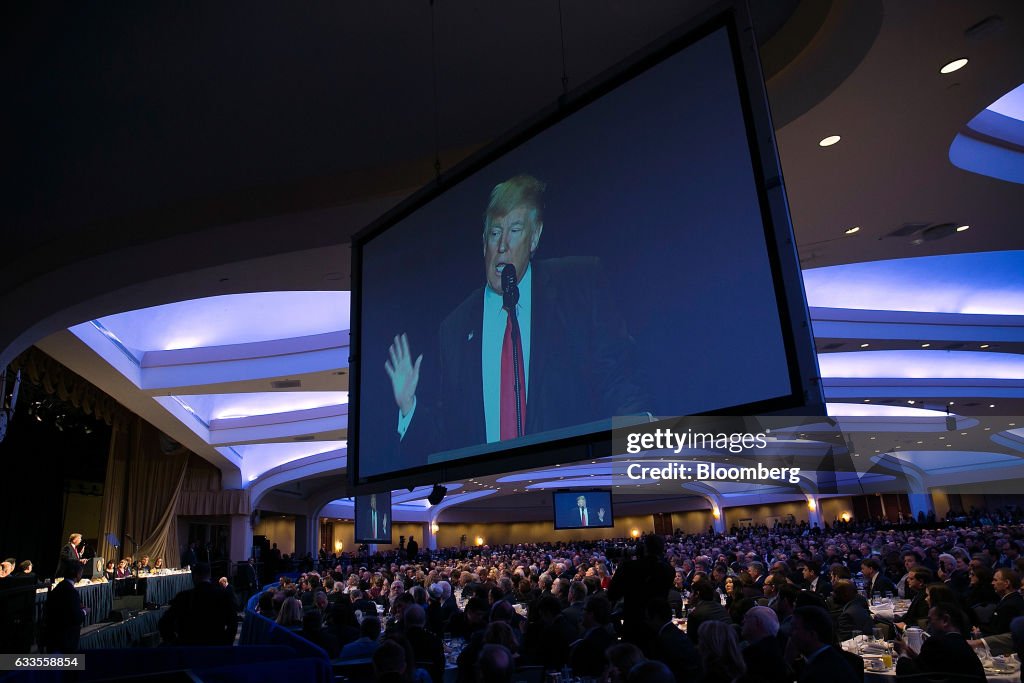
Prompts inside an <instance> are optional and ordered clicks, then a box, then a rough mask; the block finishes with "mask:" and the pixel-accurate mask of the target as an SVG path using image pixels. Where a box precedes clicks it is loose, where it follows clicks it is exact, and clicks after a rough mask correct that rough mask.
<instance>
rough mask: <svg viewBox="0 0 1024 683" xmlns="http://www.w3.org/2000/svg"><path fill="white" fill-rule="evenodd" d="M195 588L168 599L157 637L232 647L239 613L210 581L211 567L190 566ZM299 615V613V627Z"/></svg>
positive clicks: (200, 564) (179, 641)
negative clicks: (168, 605) (169, 600)
mask: <svg viewBox="0 0 1024 683" xmlns="http://www.w3.org/2000/svg"><path fill="white" fill-rule="evenodd" d="M192 581H193V583H194V584H195V588H191V589H189V590H184V591H181V592H180V593H178V594H177V595H176V596H174V598H172V599H171V603H170V607H169V608H168V609H167V611H166V612H164V615H163V616H162V617H161V618H160V622H159V629H160V635H161V637H162V638H163V640H164V642H166V643H169V644H172V645H231V644H232V643H233V642H234V640H235V634H236V631H237V630H238V611H237V610H236V609H235V605H234V601H233V600H232V599H231V596H230V595H229V594H228V593H227V591H225V590H224V589H223V588H221V587H220V585H218V584H215V583H213V582H212V580H211V574H210V565H208V564H206V563H205V562H200V563H199V564H196V565H195V566H193V567H192ZM301 623H302V614H301V612H300V613H299V624H300V625H301Z"/></svg>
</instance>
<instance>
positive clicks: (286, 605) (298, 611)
mask: <svg viewBox="0 0 1024 683" xmlns="http://www.w3.org/2000/svg"><path fill="white" fill-rule="evenodd" d="M277 623H279V624H280V625H281V626H284V627H287V628H290V629H292V630H299V629H301V628H302V602H301V601H300V600H299V599H298V598H286V599H285V601H284V602H283V603H281V611H280V612H278V614H277Z"/></svg>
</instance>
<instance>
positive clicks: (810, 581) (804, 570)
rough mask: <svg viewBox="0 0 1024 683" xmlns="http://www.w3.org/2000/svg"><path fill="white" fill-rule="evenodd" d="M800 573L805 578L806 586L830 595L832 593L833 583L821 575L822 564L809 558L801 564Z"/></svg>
mask: <svg viewBox="0 0 1024 683" xmlns="http://www.w3.org/2000/svg"><path fill="white" fill-rule="evenodd" d="M799 569H800V575H801V576H802V577H803V580H804V588H806V589H807V590H809V591H811V592H812V593H817V594H818V595H822V596H825V597H828V596H829V595H832V584H831V582H829V580H828V579H827V578H825V577H824V576H821V565H820V564H818V563H817V562H815V561H813V560H808V561H807V562H804V563H802V564H801V565H800V567H799Z"/></svg>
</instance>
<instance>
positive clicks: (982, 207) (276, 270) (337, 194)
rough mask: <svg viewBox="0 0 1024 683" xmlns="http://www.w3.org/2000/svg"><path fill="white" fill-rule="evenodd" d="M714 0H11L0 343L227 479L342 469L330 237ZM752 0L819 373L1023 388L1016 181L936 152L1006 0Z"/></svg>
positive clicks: (987, 78)
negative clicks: (194, 2)
mask: <svg viewBox="0 0 1024 683" xmlns="http://www.w3.org/2000/svg"><path fill="white" fill-rule="evenodd" d="M706 5H707V3H705V2H674V1H673V2H669V1H665V2H650V3H645V4H644V5H643V9H642V11H640V10H637V9H636V8H635V7H634V6H631V5H626V4H623V3H620V2H612V1H608V2H583V1H582V0H579V1H575V2H570V1H565V2H562V3H559V4H558V5H556V4H554V3H549V2H542V1H541V0H536V1H534V2H526V3H518V4H517V5H516V10H515V11H508V10H507V8H502V7H500V6H494V5H488V6H476V5H472V4H466V3H454V2H443V1H439V2H435V3H433V4H431V3H427V2H424V3H422V4H421V5H418V6H416V7H413V6H411V5H403V7H402V9H397V8H396V7H393V6H388V5H385V4H381V3H366V4H365V5H359V6H353V5H345V6H344V9H343V10H342V7H341V6H339V5H330V4H328V5H322V6H316V7H305V8H300V9H294V8H288V9H285V8H283V7H279V6H276V5H272V4H266V5H258V4H257V5H251V4H240V3H218V4H216V5H213V6H198V7H190V8H181V7H172V6H168V7H152V6H139V7H132V8H129V9H126V10H124V11H121V10H119V11H118V12H116V13H114V12H113V11H110V12H109V13H107V11H106V10H104V9H102V8H100V9H97V8H94V7H89V6H83V7H75V8H68V9H63V10H62V11H61V12H59V13H53V12H51V10H49V9H46V8H41V7H35V6H25V7H14V8H7V9H5V12H6V13H7V14H8V15H9V16H8V17H7V20H6V21H5V22H4V28H3V29H0V30H2V31H3V32H4V34H5V35H4V37H5V40H4V41H0V42H3V44H4V47H3V48H0V49H3V50H4V51H5V52H6V53H7V54H6V56H7V57H8V59H7V60H5V64H6V66H5V71H4V76H5V81H6V84H7V90H8V92H10V93H12V95H13V97H12V100H11V101H12V102H16V103H17V104H18V105H19V106H17V107H14V108H13V112H12V118H11V119H10V121H9V122H8V124H7V125H6V132H7V136H6V137H7V138H8V143H9V144H8V148H9V149H10V150H11V152H10V158H11V160H12V163H10V164H8V165H7V166H8V170H7V171H5V173H8V174H9V177H8V178H7V179H6V183H5V185H6V186H7V187H8V188H10V189H11V192H10V193H9V194H10V199H9V201H8V202H6V203H7V207H8V215H7V221H6V222H7V225H8V226H9V229H7V230H5V241H6V243H7V244H8V246H9V251H10V252H11V253H12V254H16V255H17V257H16V258H12V259H9V263H8V264H6V265H5V268H4V269H2V270H0V306H2V307H3V309H4V310H5V312H6V314H5V318H4V320H3V321H2V322H0V361H3V362H7V361H8V360H9V359H10V358H11V357H13V355H15V354H16V353H18V352H19V351H20V350H21V349H23V348H25V347H26V346H27V345H29V344H32V343H38V344H39V345H40V346H41V348H43V349H44V350H45V351H47V353H50V354H51V355H53V356H55V357H56V358H58V359H59V360H60V361H61V362H63V363H65V364H66V365H68V366H69V367H71V368H72V369H74V370H75V371H76V372H79V373H80V374H82V375H83V376H85V377H86V378H88V379H89V380H90V381H92V382H94V383H95V384H97V385H98V386H100V387H101V388H102V389H103V390H105V391H107V392H108V393H110V394H111V395H113V396H115V397H116V398H117V399H118V400H119V401H121V402H122V403H124V404H125V405H127V406H128V407H130V408H131V409H132V410H134V411H136V412H137V413H139V414H140V415H142V416H143V417H144V418H145V419H147V420H149V421H151V422H152V423H153V424H155V425H156V426H158V427H159V428H160V429H162V430H164V431H165V432H167V433H168V434H169V435H171V436H173V437H174V438H175V439H178V440H179V441H181V442H182V443H184V444H186V445H187V446H189V447H190V448H192V449H193V450H194V451H196V452H197V453H200V454H201V455H203V456H204V457H206V458H207V459H209V460H211V461H212V462H214V463H215V464H217V465H218V466H219V467H221V469H222V471H223V472H225V482H226V484H227V485H232V486H253V487H254V491H256V490H258V491H260V492H268V491H274V490H283V489H288V490H291V491H297V492H298V493H297V494H296V495H299V496H301V497H302V498H303V499H306V500H309V499H318V500H321V499H322V500H323V501H324V502H326V501H328V500H331V496H338V495H343V494H344V493H345V491H344V486H343V485H339V484H338V481H339V477H338V475H339V473H340V471H341V470H342V468H343V466H344V462H345V461H344V457H343V454H344V439H345V436H346V427H347V393H346V391H347V388H348V385H347V367H346V366H347V362H346V361H345V358H346V357H347V353H343V350H344V349H345V348H346V347H347V335H348V290H349V289H350V286H351V285H350V282H349V254H348V246H347V244H348V241H349V238H350V237H351V235H352V234H353V233H354V232H355V231H357V230H358V229H359V228H361V227H363V226H364V225H366V224H367V223H368V222H370V221H371V220H372V219H373V218H375V217H376V216H378V215H379V214H380V213H382V212H383V211H384V210H386V209H387V208H389V207H391V206H393V205H394V204H395V203H396V202H397V201H398V200H400V199H401V198H402V197H404V196H405V195H407V194H408V193H409V192H410V191H412V190H414V189H416V188H417V187H419V186H420V185H422V184H424V183H426V182H427V181H429V180H430V179H431V178H432V177H433V174H434V158H435V154H436V156H437V158H438V160H439V161H440V162H441V167H442V169H448V168H451V166H452V165H454V164H455V163H456V162H457V161H458V160H460V159H462V158H464V157H465V156H466V155H467V154H469V153H470V152H471V151H473V150H475V149H478V148H479V147H481V146H483V145H485V144H486V143H487V142H488V141H490V140H492V139H494V138H495V137H497V136H499V135H500V134H501V133H502V132H503V131H505V130H508V129H510V128H511V127H513V126H514V125H515V124H516V123H517V122H518V121H520V120H522V119H523V118H525V117H527V116H529V115H530V114H531V113H533V112H535V111H538V110H540V109H541V108H543V107H545V106H547V105H549V104H550V103H552V102H553V101H555V100H556V98H557V97H558V96H559V94H560V93H561V92H562V77H563V73H564V74H565V75H566V76H567V77H568V85H569V87H570V88H572V87H576V86H578V85H580V84H582V83H584V82H585V81H586V80H588V79H589V78H592V77H594V76H596V75H597V74H599V73H600V72H601V71H602V70H604V69H606V68H608V67H610V66H612V65H614V64H615V63H616V62H618V61H619V60H620V59H622V58H624V57H626V56H628V55H629V54H631V53H632V52H634V51H636V50H638V49H640V48H642V47H643V46H644V45H646V44H647V43H649V42H651V41H652V40H654V39H656V38H657V37H659V36H660V35H661V34H662V33H663V32H664V30H665V29H666V28H668V27H672V26H675V25H677V24H679V23H680V22H682V21H684V20H685V19H686V18H687V17H689V16H691V15H693V14H695V13H697V12H699V11H701V10H702V9H703V8H704V7H705V6H706ZM559 7H561V17H559ZM752 8H753V9H752V11H753V16H754V23H755V27H756V28H757V31H758V38H759V42H760V44H761V53H762V61H763V68H764V71H765V74H766V76H767V88H768V94H769V100H770V105H771V108H772V112H773V117H774V120H775V125H776V136H777V142H778V147H779V152H780V157H781V161H782V167H783V173H784V176H785V181H786V189H787V193H788V196H789V202H790V209H791V213H792V217H793V223H794V228H795V233H796V238H797V246H798V249H799V252H800V258H801V262H802V264H803V266H804V268H805V286H806V288H807V292H808V301H809V305H810V306H811V313H812V319H813V321H814V331H815V337H816V343H817V347H818V351H819V359H820V363H821V367H822V377H823V380H824V386H825V393H826V396H827V397H828V398H829V400H830V401H833V402H843V403H847V404H865V403H870V404H873V405H879V404H882V405H891V406H896V405H902V406H906V405H910V403H909V402H910V401H913V402H914V404H913V405H916V406H919V407H920V406H924V407H926V408H930V409H933V410H940V411H945V410H946V407H947V406H949V405H950V403H952V404H954V405H953V407H952V408H951V409H952V410H954V411H955V412H956V413H958V414H960V415H963V416H978V417H983V418H986V419H987V418H988V417H989V416H991V415H1024V369H1022V362H1021V359H1022V358H1024V356H1022V355H1021V351H1022V349H1024V306H1022V303H1021V302H1024V229H1022V227H1024V226H1022V225H1021V216H1024V192H1022V191H1021V188H1020V186H1019V184H1016V183H1013V182H1007V181H1005V180H999V179H994V178H992V177H988V176H985V175H983V174H978V173H972V172H968V171H965V170H963V169H961V168H959V167H957V166H955V165H954V164H952V163H951V162H950V156H949V155H950V146H951V145H952V144H953V141H954V139H955V138H956V137H957V135H958V134H960V133H962V132H963V131H964V130H965V128H966V127H967V125H968V123H969V122H970V121H972V119H974V118H975V117H976V116H977V115H979V113H980V112H982V111H983V110H985V108H986V107H987V106H988V105H990V104H991V103H993V102H995V101H996V100H998V99H999V98H1000V97H1002V96H1003V95H1004V94H1005V93H1007V92H1009V91H1011V90H1013V89H1014V88H1015V87H1017V86H1018V85H1020V84H1021V83H1022V81H1024V71H1022V69H1021V67H1020V65H1021V64H1024V6H1022V5H1021V4H1020V3H1016V2H1009V1H1007V2H972V3H963V2H958V1H955V0H949V1H946V2H924V1H909V2H907V1H900V2H897V1H890V2H881V1H862V2H852V1H850V2H799V3H798V2H769V1H767V0H764V1H761V2H753V3H752ZM432 36H433V37H432ZM563 56H564V71H563ZM958 57H968V58H969V60H970V61H969V63H968V65H967V66H966V67H964V68H963V69H961V70H959V71H956V72H954V73H951V74H940V73H939V68H940V67H941V66H943V65H944V64H946V63H948V62H950V61H951V60H953V59H955V58H958ZM435 63H436V79H435V71H434V69H433V68H432V65H433V64H435ZM497 74H500V77H496V75H497ZM435 92H436V94H435ZM828 135H840V136H841V138H842V139H841V141H840V142H839V143H838V144H836V145H833V146H831V147H821V146H819V144H818V142H819V141H820V140H821V139H823V138H825V137H826V136H828ZM1013 151H1014V150H1013V149H1010V152H1013ZM1022 151H1024V150H1021V149H1017V150H1016V152H1018V153H1019V152H1022ZM943 224H950V225H951V226H960V225H969V226H970V228H969V229H968V230H965V231H962V232H956V231H955V230H938V231H930V232H926V230H927V228H928V227H929V226H936V225H940V226H941V225H943ZM853 227H857V228H859V230H857V231H856V232H852V233H849V232H848V231H849V230H850V229H851V228H853ZM992 252H994V253H992ZM254 292H262V294H260V295H258V296H256V295H250V294H249V293H254ZM229 296H230V297H231V298H218V297H229ZM193 300H201V301H198V302H196V301H193ZM175 302H186V303H175ZM154 306H161V308H158V309H155V310H154V309H152V308H151V307H154ZM140 309H147V310H146V312H143V313H135V312H133V311H139V310H140ZM983 344H984V345H986V346H985V347H984V348H982V345H983ZM940 353H941V354H942V355H941V357H940V356H939V354H940ZM958 354H959V355H958ZM965 354H966V355H965ZM268 359H270V360H268ZM292 380H298V381H299V382H300V385H299V386H298V387H295V386H287V385H283V386H277V387H275V386H273V385H272V382H281V381H292ZM297 393H298V394H306V395H304V396H302V398H303V399H304V402H303V403H301V404H298V403H295V402H294V400H293V399H294V394H297ZM275 394H280V395H287V396H289V397H290V398H289V403H288V405H286V406H283V407H282V406H279V405H276V404H275ZM232 395H235V396H232ZM238 395H241V396H243V397H244V401H243V402H239V401H237V400H236V399H238V398H239V396H238ZM174 397H176V398H174ZM988 406H996V407H994V408H989V407H988ZM833 414H843V413H841V412H833ZM978 429H983V428H982V427H979V428H978ZM1000 429H1001V430H1002V429H1007V428H1005V427H1001V428H1000ZM310 438H311V440H309V439H310ZM988 438H989V437H986V439H988ZM297 439H298V440H297ZM987 445H988V444H987V443H981V444H977V445H976V446H975V448H976V449H977V450H976V452H982V451H984V452H988V450H989V449H988V448H987ZM939 447H941V446H939ZM956 450H957V452H961V451H960V449H956ZM995 452H997V453H1000V454H1002V455H1006V454H1007V453H1012V452H1013V449H1012V448H1009V447H1007V446H1005V445H1002V446H1000V447H998V448H995ZM1005 464H1007V467H1008V469H1007V470H1005V472H1006V473H1011V472H1012V474H1013V476H1021V473H1018V472H1017V469H1016V468H1017V466H1016V463H1014V462H1011V461H1006V463H1005ZM561 476H564V475H562V474H555V473H552V472H548V473H547V475H545V477H546V478H547V479H549V480H551V481H558V479H557V477H561ZM984 476H985V477H988V476H989V475H987V474H986V475H984ZM499 478H500V477H491V478H486V479H484V480H478V481H476V482H472V483H466V487H465V488H466V489H473V488H477V489H484V488H486V489H487V490H492V491H494V493H493V494H486V495H481V496H480V498H479V499H480V503H479V504H481V505H483V504H487V505H494V504H495V503H494V502H493V500H494V499H490V500H486V499H487V497H489V496H496V497H500V496H501V495H504V494H506V493H511V492H513V491H512V490H511V489H508V487H501V482H499V481H498V480H499ZM541 478H542V477H540V476H538V480H539V479H541ZM587 478H588V479H589V478H591V477H589V474H588V476H587ZM594 478H595V479H596V478H597V477H596V476H595V477H594ZM563 481H564V480H563ZM289 487H290V488H289ZM499 487H501V488H503V490H502V491H501V492H498V491H497V489H498V488H499ZM514 488H518V487H513V489H514ZM514 492H515V493H516V494H517V495H518V494H520V493H521V492H520V491H514ZM414 493H415V492H414ZM410 495H412V494H410ZM418 495H419V496H420V498H422V496H423V495H425V492H423V493H419V494H418ZM463 495H464V494H463ZM649 495H657V494H653V493H651V494H649ZM697 495H699V494H697ZM751 495H752V496H756V495H758V492H752V493H751ZM665 497H673V498H677V497H678V494H677V493H672V494H667V495H666V496H665ZM411 500H412V501H415V500H417V499H416V498H413V499H411ZM467 509H468V508H467Z"/></svg>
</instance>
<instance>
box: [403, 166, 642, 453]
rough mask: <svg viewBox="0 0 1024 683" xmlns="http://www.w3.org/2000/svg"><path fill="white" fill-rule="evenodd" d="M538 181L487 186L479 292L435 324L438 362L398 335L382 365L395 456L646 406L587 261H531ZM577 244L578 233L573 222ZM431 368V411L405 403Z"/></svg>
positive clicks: (540, 199) (619, 326)
mask: <svg viewBox="0 0 1024 683" xmlns="http://www.w3.org/2000/svg"><path fill="white" fill-rule="evenodd" d="M545 190H546V186H545V183H543V182H542V181H540V180H538V179H537V178H534V177H533V176H530V175H518V176H515V177H513V178H510V179H508V180H506V181H504V182H502V183H499V184H498V185H496V186H495V187H494V188H493V190H492V191H491V195H490V200H489V202H488V204H487V208H486V210H485V212H484V225H483V239H482V242H483V244H482V246H483V261H484V285H482V286H481V287H480V288H478V289H476V290H475V291H473V292H472V293H470V294H469V296H468V297H466V299H465V300H464V301H463V302H462V303H461V304H460V305H459V306H458V307H457V308H456V309H455V310H454V311H452V312H451V313H450V314H449V315H448V316H447V317H446V318H445V319H444V321H443V322H442V323H441V325H440V332H439V344H438V348H439V352H440V356H441V357H440V358H439V359H436V360H434V359H429V358H426V359H425V358H424V357H423V355H422V354H419V355H417V354H415V352H414V350H413V346H414V345H413V344H412V343H411V342H410V340H409V338H408V336H407V335H406V334H405V333H404V332H403V333H400V334H398V335H396V336H395V337H394V340H393V343H392V344H391V346H390V348H389V350H388V360H387V361H386V363H385V370H386V372H387V376H388V378H389V379H390V380H391V387H392V390H393V393H394V398H395V403H396V404H397V406H398V420H397V423H398V424H397V429H398V434H399V437H400V439H401V443H402V448H403V450H404V449H405V448H406V445H410V446H411V445H412V444H416V446H415V447H413V451H415V452H416V453H419V454H424V455H425V454H427V453H431V452H437V451H443V450H448V449H452V448H458V447H462V446H469V445H476V444H483V443H492V442H498V441H503V440H506V439H515V438H517V437H521V436H523V435H527V434H536V433H541V432H545V431H548V430H552V429H557V428H560V427H572V426H576V425H585V424H587V423H591V422H595V421H598V420H608V419H610V418H611V417H613V416H616V415H627V414H634V413H639V412H643V411H644V410H646V405H645V403H646V398H645V396H644V393H643V392H642V390H641V389H640V387H639V385H638V383H637V381H636V378H635V376H634V371H633V366H634V364H633V362H632V354H633V341H632V339H631V338H630V337H629V334H628V332H627V330H626V326H625V323H624V321H623V320H622V318H621V317H620V316H619V315H618V314H617V313H616V312H615V311H614V306H612V304H611V299H610V297H609V296H608V294H607V288H606V285H605V282H604V278H603V276H602V274H601V268H600V264H599V262H598V260H597V259H596V258H592V257H580V256H571V257H565V258H557V259H542V260H537V259H535V258H534V256H535V254H536V253H537V250H538V247H539V246H540V243H541V237H542V235H543V233H544V194H545ZM575 230H576V231H578V233H579V235H580V237H581V238H584V237H585V236H586V234H587V227H586V226H576V227H575ZM432 361H433V362H434V363H436V367H435V368H434V370H436V371H437V373H438V376H439V379H438V380H437V381H439V382H440V387H439V392H438V397H439V398H438V401H437V405H433V406H424V405H419V404H418V403H417V389H418V387H419V382H420V376H421V375H420V372H421V369H424V366H425V365H426V364H429V363H431V362H432Z"/></svg>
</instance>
